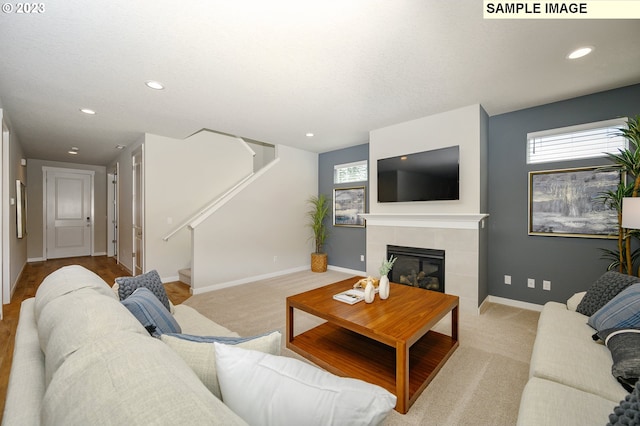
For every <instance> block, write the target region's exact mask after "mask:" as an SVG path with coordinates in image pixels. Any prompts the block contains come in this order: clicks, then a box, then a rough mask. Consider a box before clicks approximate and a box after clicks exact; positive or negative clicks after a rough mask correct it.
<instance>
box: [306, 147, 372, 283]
mask: <svg viewBox="0 0 640 426" xmlns="http://www.w3.org/2000/svg"><path fill="white" fill-rule="evenodd" d="M362 160H367V161H368V160H369V144H363V145H357V146H353V147H350V148H345V149H340V150H336V151H330V152H325V153H323V154H320V155H319V156H318V193H319V194H325V195H326V196H327V198H328V199H329V200H331V206H332V210H331V217H330V219H329V227H328V228H329V236H328V238H327V243H326V245H325V251H326V252H327V255H328V263H329V265H330V266H336V267H340V268H346V269H353V270H356V271H365V270H366V262H362V261H360V255H364V256H365V259H366V255H367V253H366V248H367V244H366V243H367V240H366V229H365V228H354V227H344V226H333V190H334V188H351V187H358V186H364V187H365V192H366V203H367V206H366V212H369V182H354V183H348V184H339V185H334V183H333V166H335V165H336V164H344V163H352V162H355V161H362Z"/></svg>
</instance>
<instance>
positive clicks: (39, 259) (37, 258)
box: [27, 257, 47, 263]
mask: <svg viewBox="0 0 640 426" xmlns="http://www.w3.org/2000/svg"><path fill="white" fill-rule="evenodd" d="M45 260H47V259H46V258H45V257H30V258H28V259H27V263H31V262H44V261H45Z"/></svg>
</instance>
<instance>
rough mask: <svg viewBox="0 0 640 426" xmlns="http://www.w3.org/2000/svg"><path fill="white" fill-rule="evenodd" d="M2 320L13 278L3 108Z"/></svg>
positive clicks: (0, 143)
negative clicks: (11, 274)
mask: <svg viewBox="0 0 640 426" xmlns="http://www.w3.org/2000/svg"><path fill="white" fill-rule="evenodd" d="M0 127H1V131H2V134H1V135H0V184H1V185H0V194H2V197H1V198H0V218H1V220H0V237H1V238H0V319H2V318H3V315H4V314H3V309H2V306H3V305H4V304H7V303H9V302H10V301H11V277H10V270H9V265H11V258H10V256H9V255H10V252H9V248H10V244H9V218H10V217H11V215H10V214H9V204H10V203H9V194H10V191H9V180H10V179H9V139H10V137H11V130H10V129H9V125H8V124H7V123H6V122H5V120H4V115H3V112H2V108H0Z"/></svg>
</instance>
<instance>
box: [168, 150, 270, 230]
mask: <svg viewBox="0 0 640 426" xmlns="http://www.w3.org/2000/svg"><path fill="white" fill-rule="evenodd" d="M279 161H280V159H279V158H276V159H274V160H273V161H272V162H271V163H269V164H267V165H266V166H265V167H263V168H262V169H260V170H258V171H257V172H255V173H250V174H249V175H247V176H245V177H244V178H242V179H241V180H240V181H239V182H238V183H236V184H235V185H234V186H232V187H231V188H230V189H229V190H227V191H226V192H225V193H223V194H222V195H220V196H219V197H217V198H216V199H214V200H213V201H211V202H210V203H208V204H207V205H206V206H204V207H203V208H201V209H200V210H198V211H197V212H196V213H195V214H193V215H191V216H189V218H188V219H186V220H184V221H182V222H180V224H179V225H178V226H176V227H175V228H174V229H173V230H172V231H171V232H169V233H168V234H167V235H165V236H164V237H163V238H162V240H163V241H169V239H170V238H171V237H172V236H174V235H175V234H176V233H178V232H179V231H180V230H182V229H183V228H184V227H188V228H189V229H191V230H193V229H195V228H196V227H197V226H198V225H199V224H201V223H202V222H204V221H205V220H206V219H207V218H208V217H209V216H211V215H212V214H213V213H214V212H215V211H216V210H218V209H219V208H220V207H222V206H223V205H224V204H226V203H227V202H228V201H229V200H231V199H232V198H233V197H234V196H235V195H236V194H237V193H238V192H240V191H242V189H244V188H245V187H246V186H248V185H249V184H250V183H251V182H252V181H253V180H255V179H258V178H259V177H260V176H261V175H263V174H264V173H265V172H266V171H267V170H269V169H270V168H271V167H273V166H274V165H275V164H276V163H278V162H279Z"/></svg>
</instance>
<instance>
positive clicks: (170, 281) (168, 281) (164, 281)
mask: <svg viewBox="0 0 640 426" xmlns="http://www.w3.org/2000/svg"><path fill="white" fill-rule="evenodd" d="M160 281H162V283H163V284H164V283H172V282H174V281H180V277H179V276H177V275H176V276H175V277H161V278H160Z"/></svg>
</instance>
